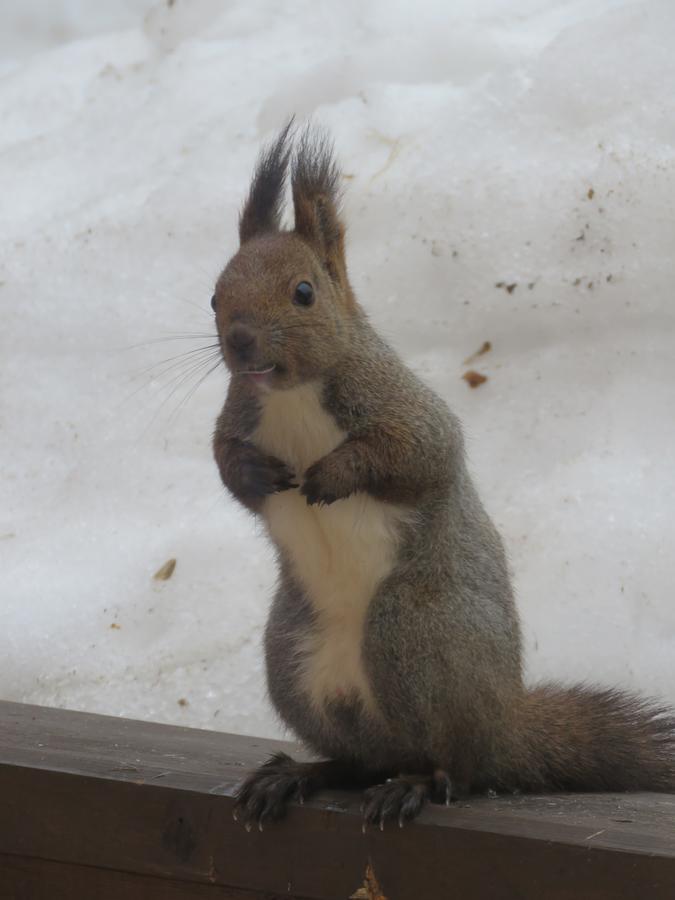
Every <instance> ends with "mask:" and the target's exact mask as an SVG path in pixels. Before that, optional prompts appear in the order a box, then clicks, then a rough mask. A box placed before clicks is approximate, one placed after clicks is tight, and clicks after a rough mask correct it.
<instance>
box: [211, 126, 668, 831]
mask: <svg viewBox="0 0 675 900" xmlns="http://www.w3.org/2000/svg"><path fill="white" fill-rule="evenodd" d="M291 144H292V134H291V129H290V125H289V126H287V128H286V129H284V130H283V131H282V132H281V135H280V136H279V138H278V139H277V141H276V142H275V143H273V144H272V145H271V147H269V148H268V149H267V150H265V151H264V152H263V154H262V156H261V159H260V161H259V163H258V166H257V168H256V172H255V175H254V179H253V184H252V187H251V190H250V193H249V197H248V200H247V202H246V205H245V206H244V209H243V211H242V214H241V220H240V234H241V242H242V243H241V247H240V249H239V252H238V253H237V254H236V255H235V256H234V257H233V259H231V260H230V262H229V263H228V265H227V266H226V268H225V270H224V271H223V273H222V275H221V277H220V278H219V280H218V283H217V286H216V294H215V307H216V322H217V327H218V332H219V335H220V340H221V345H222V348H223V356H224V359H225V361H226V363H227V365H228V367H229V369H230V371H231V373H232V378H231V382H230V386H229V390H228V395H227V399H226V402H225V405H224V408H223V410H222V412H221V414H220V417H219V418H218V422H217V424H216V432H215V435H214V452H215V456H216V461H217V463H218V466H219V469H220V473H221V477H222V479H223V482H224V484H225V485H226V486H227V488H228V489H229V490H230V491H231V493H232V494H233V495H234V496H235V497H236V498H237V500H239V501H240V502H241V503H243V504H244V505H245V506H247V507H248V508H249V509H250V510H252V511H253V512H255V513H258V514H260V515H261V516H262V518H263V521H264V522H265V524H266V526H267V528H268V531H269V533H270V536H271V538H272V540H273V541H274V543H275V546H276V548H277V551H278V557H279V587H278V590H277V593H276V595H275V598H274V602H273V605H272V609H271V612H270V617H269V621H268V624H267V629H266V636H265V649H266V662H267V673H268V687H269V692H270V696H271V698H272V701H273V703H274V705H275V707H276V709H277V711H278V712H279V714H280V715H281V717H282V718H283V719H284V721H285V722H286V723H287V724H288V725H289V726H290V727H291V728H292V729H293V730H294V731H295V732H296V733H297V734H298V736H299V737H301V738H302V739H303V740H304V741H305V742H306V743H307V744H308V746H310V747H311V748H312V749H314V750H315V752H316V753H317V754H320V755H322V756H325V757H328V758H329V760H331V761H330V762H327V763H325V764H324V763H313V764H311V765H310V766H307V765H303V764H296V763H293V761H292V760H288V758H284V759H274V760H272V761H271V763H270V764H269V765H268V766H266V767H264V768H263V769H261V770H259V771H258V772H257V773H254V774H253V775H252V776H250V778H249V779H248V780H247V782H246V784H245V785H244V787H243V788H242V790H241V793H240V795H239V804H240V807H241V809H242V811H243V814H244V816H245V817H246V818H247V819H248V820H253V819H258V820H262V819H263V818H265V817H270V818H274V817H279V816H281V815H283V812H284V810H285V808H286V805H287V803H288V802H289V800H290V799H292V798H293V797H294V796H296V797H303V796H306V795H309V793H311V792H312V791H313V790H316V789H318V788H320V787H321V786H322V785H328V784H330V785H334V784H335V783H336V781H338V782H340V781H341V780H342V779H347V778H348V779H349V781H350V782H352V783H356V782H358V783H370V784H376V786H375V787H373V788H371V790H370V791H369V792H368V794H367V800H366V807H365V808H366V813H365V815H366V818H367V819H368V820H369V821H383V820H384V819H388V818H397V817H398V818H399V819H400V820H401V821H404V820H406V819H408V818H412V817H413V816H414V815H416V814H417V812H419V809H420V808H421V806H422V804H423V803H424V802H425V800H426V799H439V798H440V799H441V800H443V799H447V798H449V797H450V796H451V795H455V794H457V793H458V792H459V791H461V790H472V789H473V790H482V789H485V788H487V787H496V788H502V789H515V788H521V789H525V790H536V791H541V790H560V789H565V790H628V789H642V790H675V763H674V760H675V720H674V719H673V717H672V714H670V713H668V711H664V710H660V709H658V708H657V707H655V706H654V705H653V704H650V703H649V702H646V701H644V700H641V699H640V698H637V697H634V696H632V695H628V694H624V693H621V692H619V691H613V690H598V689H592V688H587V687H583V686H576V687H571V688H561V687H558V686H543V687H539V688H535V689H533V690H527V689H526V688H525V687H524V686H523V682H522V653H521V638H520V626H519V621H518V615H517V611H516V609H515V604H514V601H513V594H512V589H511V585H510V580H509V575H508V570H507V565H506V559H505V554H504V550H503V546H502V542H501V540H500V537H499V535H498V534H497V532H496V530H495V528H494V526H493V525H492V522H491V521H490V519H489V518H488V516H487V514H486V512H485V510H484V509H483V507H482V504H481V502H480V500H479V498H478V495H477V493H476V490H475V488H474V486H473V483H472V481H471V478H470V476H469V474H468V471H467V468H466V464H465V459H464V442H463V439H462V432H461V428H460V425H459V423H458V421H457V419H456V418H455V417H454V416H453V415H452V413H451V412H450V411H449V410H448V408H447V406H446V405H445V403H444V402H443V401H442V400H441V399H440V398H439V397H437V396H436V395H435V394H434V393H433V392H432V391H431V390H430V389H429V388H428V387H427V386H426V385H424V384H423V383H422V382H420V381H419V379H417V378H416V376H415V375H414V374H413V373H412V372H410V370H409V369H407V368H406V366H405V365H404V364H403V363H402V362H401V360H400V359H399V358H398V356H397V355H396V354H395V353H394V352H393V351H392V350H391V348H389V347H388V346H387V345H386V343H385V342H384V341H382V339H381V338H380V337H379V336H378V335H377V334H376V333H375V331H374V330H373V328H372V327H371V325H370V323H369V322H368V319H367V317H366V315H365V313H364V312H363V310H362V309H361V307H360V306H359V304H358V303H357V302H356V298H355V297H354V293H353V291H352V289H351V286H350V284H349V280H348V276H347V267H346V262H345V256H344V225H343V223H342V221H341V218H340V211H339V191H338V185H339V172H338V170H337V167H336V165H335V163H334V160H333V157H332V152H331V147H330V144H329V142H328V140H327V139H326V138H325V137H323V136H318V137H317V136H316V135H314V134H312V133H311V132H309V131H306V132H305V133H304V134H303V135H301V137H300V138H299V140H298V141H297V142H296V148H295V151H293V150H292V147H291ZM289 168H290V171H291V187H292V194H293V205H294V210H295V228H294V230H292V231H282V230H281V229H280V213H281V205H282V200H283V189H284V184H285V182H286V175H287V171H288V169H289ZM302 282H307V283H309V284H311V286H312V288H313V298H314V302H313V303H312V305H309V306H307V305H302V304H299V303H298V302H296V300H297V290H298V285H299V284H300V283H302ZM386 777H390V779H391V780H389V781H385V782H384V783H383V784H377V782H379V781H381V780H382V779H384V778H386Z"/></svg>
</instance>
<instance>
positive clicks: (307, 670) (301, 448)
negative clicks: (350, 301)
mask: <svg viewBox="0 0 675 900" xmlns="http://www.w3.org/2000/svg"><path fill="white" fill-rule="evenodd" d="M319 396H320V385H318V384H308V385H302V386H301V387H297V388H291V389H289V390H286V391H270V392H268V393H267V394H265V395H264V396H263V398H262V407H263V409H262V416H261V420H260V423H259V425H258V427H257V429H256V431H255V432H254V434H253V435H252V440H253V442H254V443H255V444H256V446H258V447H259V448H260V449H261V450H264V451H265V452H266V453H270V454H272V455H274V456H276V457H278V458H279V459H281V460H283V461H284V462H285V463H286V464H287V465H289V466H290V467H291V468H292V469H293V471H294V472H295V475H296V478H297V480H298V482H299V483H301V482H302V475H303V473H304V472H305V470H306V469H307V468H308V466H310V465H311V464H312V463H314V462H316V461H317V460H318V459H320V458H321V457H322V456H325V455H326V454H327V453H330V451H331V450H333V449H334V448H335V447H337V446H338V445H339V444H341V443H342V442H343V441H344V439H345V437H346V435H345V434H344V432H342V431H341V430H340V428H339V427H338V426H337V423H336V422H335V420H334V419H333V417H332V416H331V415H329V414H328V413H327V412H326V411H325V410H324V408H323V407H322V406H321V403H320V400H319ZM404 516H405V512H404V510H403V509H402V508H401V507H397V506H394V505H392V504H388V503H383V502H381V501H379V500H375V499H374V498H372V497H370V496H368V495H367V494H363V493H359V494H354V495H353V496H352V497H349V498H347V499H346V500H339V501H336V502H335V503H333V504H332V505H330V506H325V507H318V506H308V505H307V501H306V500H305V498H304V497H303V496H302V495H301V494H300V492H299V490H297V489H293V490H289V491H284V492H283V493H280V494H275V495H273V496H271V497H269V498H268V499H267V500H266V501H265V505H264V507H263V517H264V519H265V522H266V525H267V529H268V532H269V534H270V536H271V538H272V540H273V541H274V542H275V543H276V544H277V545H279V546H280V547H281V548H283V550H284V551H285V552H286V554H287V555H288V557H289V558H290V559H291V561H292V565H293V567H294V570H295V575H296V577H297V578H298V580H299V581H300V583H301V584H302V586H303V587H304V588H305V591H306V592H307V595H308V597H309V599H310V601H311V603H312V605H313V607H314V609H315V611H316V614H317V620H318V624H319V627H318V629H317V631H316V633H315V634H314V635H313V636H312V637H311V638H308V639H307V641H306V643H305V645H304V646H303V648H302V649H303V681H304V688H305V690H306V692H307V693H308V695H309V696H310V698H311V700H312V702H313V703H314V705H315V707H316V708H317V709H318V710H322V709H323V706H324V703H325V702H326V701H329V700H332V699H340V698H344V697H346V696H348V695H353V694H354V692H356V693H357V694H358V696H359V697H360V699H361V700H362V702H363V703H364V704H365V706H366V707H367V708H368V709H370V710H371V711H372V712H376V706H375V703H374V699H373V695H372V691H371V689H370V685H369V683H368V679H367V677H366V673H365V670H364V666H363V661H362V655H361V644H362V636H363V625H364V621H365V616H366V612H367V609H368V604H369V602H370V600H371V598H372V597H373V594H374V592H375V588H376V587H377V585H378V583H379V582H380V581H381V579H382V578H384V577H385V576H386V575H387V574H388V572H389V571H390V570H391V567H392V564H393V562H394V558H395V553H396V543H397V536H398V526H399V525H400V523H401V521H402V519H403V518H404Z"/></svg>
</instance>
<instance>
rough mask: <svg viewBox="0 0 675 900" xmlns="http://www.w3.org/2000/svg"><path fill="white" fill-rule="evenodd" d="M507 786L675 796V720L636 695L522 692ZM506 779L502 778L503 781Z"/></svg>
mask: <svg viewBox="0 0 675 900" xmlns="http://www.w3.org/2000/svg"><path fill="white" fill-rule="evenodd" d="M521 712H522V720H521V728H520V729H518V735H517V738H516V752H515V757H516V758H515V759H514V758H513V755H512V754H510V755H511V757H512V758H511V760H510V763H511V764H510V765H509V767H508V768H509V769H510V772H508V773H504V774H505V775H506V778H505V779H504V781H505V782H507V783H510V785H511V786H514V787H517V788H519V789H521V790H525V791H530V792H538V791H556V790H565V791H634V790H642V791H666V792H675V715H674V714H673V712H672V711H670V710H668V709H667V708H665V707H660V706H658V705H657V704H656V703H654V702H652V701H649V700H644V699H642V698H640V697H637V696H635V695H633V694H629V693H624V692H623V691H617V690H601V689H594V688H590V687H586V686H582V685H579V686H575V687H569V688H565V687H561V686H559V685H555V684H550V685H542V686H540V687H536V688H534V689H532V690H530V691H528V692H527V693H526V694H525V697H524V704H523V706H522V707H521ZM500 780H501V779H500Z"/></svg>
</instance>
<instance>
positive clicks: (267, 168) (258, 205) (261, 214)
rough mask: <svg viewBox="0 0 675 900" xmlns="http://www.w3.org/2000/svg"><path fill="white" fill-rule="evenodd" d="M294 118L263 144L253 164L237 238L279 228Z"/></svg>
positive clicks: (243, 240) (240, 239)
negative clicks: (274, 137) (263, 146)
mask: <svg viewBox="0 0 675 900" xmlns="http://www.w3.org/2000/svg"><path fill="white" fill-rule="evenodd" d="M292 125H293V119H290V120H289V121H288V124H287V125H286V126H285V127H284V129H283V130H282V131H281V132H280V134H279V136H278V137H277V139H276V140H275V141H274V142H273V143H272V144H270V145H269V146H267V147H265V149H264V150H263V151H262V153H261V154H260V156H259V157H258V162H257V163H256V167H255V172H254V173H253V181H252V182H251V187H250V190H249V192H248V198H247V200H246V203H245V204H244V207H243V209H242V211H241V213H240V215H239V241H240V242H241V243H242V244H243V243H245V242H246V241H248V240H250V239H251V238H252V237H256V236H257V235H260V234H265V233H269V232H275V231H278V230H279V225H280V220H281V207H282V202H283V199H284V186H285V184H286V171H287V169H288V160H289V157H290V153H291V146H290V145H291V140H290V138H291V128H292Z"/></svg>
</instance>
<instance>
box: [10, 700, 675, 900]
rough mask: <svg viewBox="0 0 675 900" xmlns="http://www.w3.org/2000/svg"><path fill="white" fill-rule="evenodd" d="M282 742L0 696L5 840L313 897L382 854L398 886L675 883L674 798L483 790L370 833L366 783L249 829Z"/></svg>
mask: <svg viewBox="0 0 675 900" xmlns="http://www.w3.org/2000/svg"><path fill="white" fill-rule="evenodd" d="M280 746H283V747H285V748H286V749H290V751H291V752H295V751H294V748H293V747H290V748H289V747H288V745H284V744H280V743H279V742H269V741H263V740H259V739H251V738H245V737H238V736H233V735H225V734H218V733H215V732H205V731H198V730H193V729H186V728H177V727H173V726H165V725H157V724H153V723H147V722H132V721H129V720H124V719H115V718H110V717H105V716H93V715H88V714H82V713H73V712H66V711H63V710H52V709H43V708H40V707H30V706H23V705H20V704H9V703H0V821H1V822H2V827H1V828H0V853H2V854H5V856H15V857H19V858H21V859H23V860H24V861H25V860H27V859H33V860H35V861H36V863H35V864H36V866H37V865H38V864H39V865H42V863H45V864H46V863H47V861H52V862H58V863H60V864H62V865H66V866H70V867H71V868H74V867H89V868H90V869H92V870H96V869H102V870H107V871H110V872H118V873H127V875H132V874H133V875H137V876H143V877H145V878H151V879H165V880H166V881H167V883H172V882H175V883H177V884H183V885H185V886H186V887H185V889H186V890H188V889H189V890H192V889H193V888H195V886H200V885H202V886H206V887H212V886H218V887H220V888H228V889H230V890H238V891H249V892H253V894H254V896H255V893H256V892H257V893H258V894H262V895H263V896H264V895H270V896H272V897H274V896H275V895H282V896H287V897H288V896H290V897H293V896H299V897H303V898H308V900H344V898H348V897H350V896H351V895H352V894H353V893H354V892H356V891H357V889H358V888H359V887H360V886H361V885H362V884H363V880H364V874H365V870H366V867H367V866H368V865H369V864H372V866H373V868H374V871H375V873H376V876H377V878H378V881H379V882H380V885H381V887H382V890H383V892H384V894H385V896H386V897H387V898H388V900H401V898H415V900H417V898H420V900H422V898H436V897H439V898H444V897H449V898H452V897H457V898H461V900H472V898H486V897H489V898H490V900H499V898H502V897H503V898H514V900H515V898H519V900H527V898H536V900H541V898H542V897H546V898H547V900H570V898H572V897H583V898H584V900H609V898H612V900H616V898H627V900H628V898H633V897H635V898H636V900H637V898H640V900H642V898H644V897H650V898H654V900H660V898H664V900H666V898H668V900H672V898H673V897H675V797H673V796H668V795H658V794H625V795H590V796H589V795H556V796H547V797H508V798H506V797H504V798H497V799H488V798H475V799H471V801H470V802H468V803H464V804H458V805H454V806H453V807H451V808H450V809H445V808H441V807H433V808H430V809H428V810H425V812H424V813H423V814H422V816H421V817H420V820H419V822H418V823H416V824H415V825H413V826H411V827H408V828H406V829H403V830H400V829H398V828H397V827H395V826H393V827H390V828H387V829H385V831H384V833H380V831H379V830H377V829H370V830H369V831H368V833H367V834H366V835H364V834H362V831H361V818H360V814H359V797H358V795H356V794H353V793H350V792H331V793H326V794H324V795H322V796H321V797H320V798H317V800H315V801H312V802H310V803H308V804H306V805H305V806H304V807H302V808H297V809H293V811H292V812H291V814H290V816H289V817H288V819H287V820H286V821H285V822H284V823H282V824H279V825H275V826H271V827H269V828H266V829H265V831H263V832H262V833H260V832H258V830H257V829H255V830H253V831H251V832H247V831H246V830H245V829H244V828H243V827H241V825H238V824H237V823H235V822H234V821H233V819H232V802H233V801H232V794H233V791H234V789H235V787H236V784H237V782H238V781H239V779H240V778H241V777H242V775H243V774H244V772H245V770H246V769H247V768H248V767H250V766H253V765H256V764H257V763H259V762H260V761H262V760H263V759H265V758H266V757H267V756H268V755H269V753H270V752H272V751H273V750H276V749H278V748H279V747H280ZM296 755H297V754H296ZM73 877H74V876H73ZM89 877H91V876H89ZM111 877H112V876H111ZM125 877H126V876H125ZM4 878H5V875H4V874H3V872H2V871H1V870H0V888H1V889H4V888H5V884H4ZM1 889H0V897H4V896H5V894H3V893H2V890H1ZM7 896H14V895H13V894H11V893H9V894H7ZM38 896H39V895H38ZM57 896H58V895H57ZM70 896H72V897H74V898H77V897H78V894H77V893H74V894H71V895H70ZM81 896H82V897H87V898H88V897H89V896H91V894H90V893H86V892H85V893H82V894H81ZM120 896H126V895H125V894H121V895H120ZM129 896H133V895H131V894H130V895H129ZM149 896H151V895H149ZM167 896H169V897H172V896H173V895H171V894H167ZM176 896H177V897H179V896H182V895H181V894H177V895H176ZM185 896H186V897H189V896H200V895H199V894H190V893H186V894H185ZM214 896H218V895H217V894H215V895H214ZM223 896H227V894H224V895H223ZM96 897H97V900H100V894H99V893H98V892H97V893H96Z"/></svg>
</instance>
